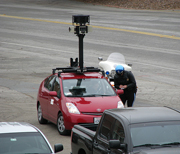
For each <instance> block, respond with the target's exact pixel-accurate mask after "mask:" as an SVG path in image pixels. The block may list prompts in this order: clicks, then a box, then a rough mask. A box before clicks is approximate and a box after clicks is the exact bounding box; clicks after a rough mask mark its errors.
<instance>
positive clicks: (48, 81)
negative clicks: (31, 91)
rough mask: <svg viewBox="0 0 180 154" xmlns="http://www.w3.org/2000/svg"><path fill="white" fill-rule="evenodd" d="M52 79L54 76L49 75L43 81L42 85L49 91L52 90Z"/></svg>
mask: <svg viewBox="0 0 180 154" xmlns="http://www.w3.org/2000/svg"><path fill="white" fill-rule="evenodd" d="M54 79H55V76H50V77H49V78H47V79H46V80H45V82H44V87H45V88H47V89H48V90H49V91H51V90H52V87H53V82H54Z"/></svg>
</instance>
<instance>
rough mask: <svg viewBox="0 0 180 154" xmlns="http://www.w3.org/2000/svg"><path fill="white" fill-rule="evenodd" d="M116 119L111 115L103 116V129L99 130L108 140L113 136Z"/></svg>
mask: <svg viewBox="0 0 180 154" xmlns="http://www.w3.org/2000/svg"><path fill="white" fill-rule="evenodd" d="M114 121H115V119H114V118H113V117H112V116H110V115H105V116H104V118H103V122H102V125H101V129H100V132H99V135H100V136H101V137H102V138H104V139H106V140H110V139H111V138H112V137H111V136H112V135H111V134H112V127H113V123H114Z"/></svg>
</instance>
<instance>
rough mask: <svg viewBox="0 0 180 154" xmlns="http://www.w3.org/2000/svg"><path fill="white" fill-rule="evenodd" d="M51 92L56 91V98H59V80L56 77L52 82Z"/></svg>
mask: <svg viewBox="0 0 180 154" xmlns="http://www.w3.org/2000/svg"><path fill="white" fill-rule="evenodd" d="M52 91H56V92H57V96H58V97H60V83H59V78H58V77H56V79H55V80H54V84H53V89H52Z"/></svg>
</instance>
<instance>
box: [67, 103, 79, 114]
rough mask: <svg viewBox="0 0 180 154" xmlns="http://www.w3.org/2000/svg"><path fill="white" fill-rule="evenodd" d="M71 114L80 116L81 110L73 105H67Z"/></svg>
mask: <svg viewBox="0 0 180 154" xmlns="http://www.w3.org/2000/svg"><path fill="white" fill-rule="evenodd" d="M66 107H67V108H68V111H69V113H74V114H80V112H79V110H78V109H77V107H76V106H75V105H74V104H73V103H66Z"/></svg>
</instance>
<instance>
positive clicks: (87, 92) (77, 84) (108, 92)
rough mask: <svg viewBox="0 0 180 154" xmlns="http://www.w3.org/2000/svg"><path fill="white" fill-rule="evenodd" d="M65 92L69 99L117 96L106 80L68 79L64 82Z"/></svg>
mask: <svg viewBox="0 0 180 154" xmlns="http://www.w3.org/2000/svg"><path fill="white" fill-rule="evenodd" d="M63 91H64V95H65V96H69V97H73V96H75V97H78V96H79V97H82V96H84V97H88V96H90V97H92V96H93V97H94V96H114V95H116V93H115V91H114V90H113V88H112V86H111V85H110V84H109V83H108V82H107V80H106V79H99V78H95V79H68V80H63Z"/></svg>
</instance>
